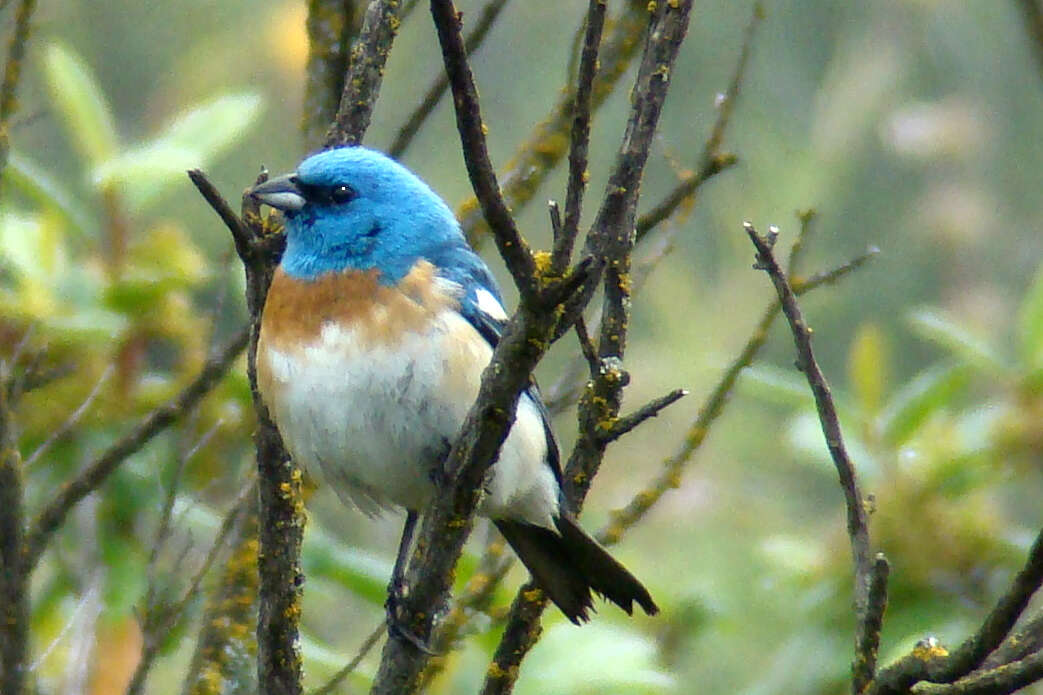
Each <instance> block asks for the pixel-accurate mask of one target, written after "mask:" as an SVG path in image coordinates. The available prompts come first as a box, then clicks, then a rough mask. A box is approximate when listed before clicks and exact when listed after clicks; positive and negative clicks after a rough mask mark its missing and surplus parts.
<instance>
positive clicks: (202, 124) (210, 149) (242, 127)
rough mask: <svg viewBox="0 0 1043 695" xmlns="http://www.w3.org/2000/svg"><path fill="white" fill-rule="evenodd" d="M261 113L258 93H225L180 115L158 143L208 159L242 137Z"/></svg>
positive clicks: (160, 137)
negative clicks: (189, 150)
mask: <svg viewBox="0 0 1043 695" xmlns="http://www.w3.org/2000/svg"><path fill="white" fill-rule="evenodd" d="M260 113H261V97H260V96H258V95H257V94H250V93H244V94H225V95H222V96H219V97H216V98H214V99H211V100H210V101H207V102H204V103H202V104H198V105H196V106H194V107H192V108H190V109H188V110H187V111H184V112H182V113H180V114H179V115H178V116H177V117H176V118H175V119H174V120H173V121H172V122H171V123H170V124H169V125H168V126H167V128H166V130H165V131H164V132H163V133H160V135H159V137H158V138H157V140H158V141H159V142H163V143H166V144H168V145H171V146H174V147H183V148H186V149H188V148H191V149H194V150H196V151H198V152H202V153H204V154H205V156H206V157H207V158H208V159H210V158H213V157H215V156H216V155H218V154H220V153H221V152H223V151H224V150H225V149H226V148H227V147H228V146H229V145H231V144H232V143H234V142H235V141H236V140H238V139H239V138H241V137H242V136H243V134H244V133H245V132H246V130H247V129H248V128H249V127H250V125H251V124H252V123H253V122H254V121H255V120H256V119H257V116H259V115H260ZM203 163H204V162H197V163H196V165H197V166H198V165H201V164H203Z"/></svg>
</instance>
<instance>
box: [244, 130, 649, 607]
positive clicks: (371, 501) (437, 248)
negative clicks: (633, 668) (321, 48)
mask: <svg viewBox="0 0 1043 695" xmlns="http://www.w3.org/2000/svg"><path fill="white" fill-rule="evenodd" d="M250 193H251V195H253V197H254V198H256V199H258V200H259V201H261V202H263V203H265V204H267V205H270V206H271V207H274V208H277V209H279V210H281V211H282V213H283V215H284V217H285V221H286V252H285V253H284V255H283V257H282V260H281V262H280V264H279V267H278V269H277V270H276V271H275V275H274V277H273V279H272V284H271V288H270V290H269V292H268V298H267V300H266V303H265V306H264V313H263V316H262V319H261V330H260V340H259V342H258V346H257V380H258V387H259V389H260V391H261V394H262V396H263V398H264V402H265V404H266V405H267V406H268V408H269V410H270V411H271V414H272V416H273V418H274V420H275V423H276V425H277V426H278V428H279V432H280V433H281V434H282V437H283V441H284V442H285V444H286V447H287V449H288V450H289V452H290V454H291V456H292V457H293V459H294V460H295V461H296V462H297V463H298V464H299V465H301V466H302V467H304V468H305V469H306V470H308V471H309V472H316V471H321V473H322V476H323V477H324V478H325V480H326V481H327V483H328V484H330V485H332V486H333V488H334V489H335V490H336V492H337V494H338V495H339V496H340V497H341V498H342V499H343V500H344V501H345V502H347V503H350V504H353V505H355V506H357V507H358V508H359V509H361V510H362V511H363V512H366V513H367V514H374V513H376V512H378V511H379V510H381V509H383V508H386V507H391V506H396V505H397V506H400V507H404V508H405V509H406V510H407V528H406V531H405V533H404V534H403V542H402V546H401V547H400V549H399V556H398V558H399V559H398V562H396V569H395V575H394V577H393V579H392V591H391V597H392V598H391V600H392V601H393V600H394V593H395V587H396V584H395V582H396V581H401V576H400V575H401V569H402V560H403V558H404V557H405V553H406V550H407V549H408V545H409V538H410V535H411V533H412V528H413V525H414V524H415V522H416V515H417V513H418V512H420V511H421V510H423V509H424V508H425V507H427V506H428V505H429V504H430V503H431V501H432V499H433V497H434V495H436V494H437V490H438V488H437V485H438V481H439V479H440V476H442V475H443V471H442V468H441V466H442V464H443V462H444V461H445V458H446V456H447V454H448V453H449V449H450V445H451V442H452V440H453V437H454V436H455V435H456V434H457V432H458V431H459V429H460V427H461V425H462V423H463V420H464V418H465V416H466V414H467V411H468V409H469V408H470V407H471V405H472V403H473V402H474V400H475V398H476V397H477V394H478V388H479V383H480V380H481V375H482V371H483V369H484V368H485V367H486V365H488V363H489V360H490V358H491V356H492V351H493V347H494V346H495V345H496V343H497V340H498V338H499V335H500V330H501V328H502V327H503V325H504V322H505V321H506V319H507V314H506V312H505V311H504V309H503V305H502V301H501V299H500V292H499V289H498V288H497V285H496V282H495V281H494V279H493V277H492V275H491V274H490V272H489V269H488V268H487V267H486V265H485V263H483V262H482V260H481V259H480V258H479V257H478V256H477V255H476V254H475V253H474V251H473V250H472V249H471V248H470V247H469V246H468V244H467V242H466V241H465V240H464V237H463V234H462V233H461V231H460V226H459V224H458V223H457V221H456V219H455V218H454V216H453V214H452V212H451V211H450V210H449V208H448V207H447V206H446V204H445V203H444V202H443V201H442V199H441V198H439V197H438V195H436V194H435V193H434V192H433V191H432V190H431V189H430V188H429V187H428V186H427V185H426V184H425V183H424V182H423V181H421V180H420V179H419V178H417V176H415V175H414V174H413V173H412V172H410V171H409V170H408V169H406V168H405V167H403V166H401V165H400V164H398V163H397V162H395V161H393V160H391V159H389V158H388V157H386V156H385V155H383V154H380V153H379V152H375V151H373V150H369V149H365V148H362V147H345V148H338V149H332V150H327V151H324V152H321V153H319V154H316V155H313V156H311V157H308V158H307V159H305V160H304V161H303V162H302V163H301V164H300V166H299V167H298V168H297V171H296V172H295V173H293V174H289V175H286V176H281V177H279V178H275V179H272V180H269V181H267V182H266V183H263V184H260V185H258V186H256V187H254V188H253V189H252V190H251V191H250ZM516 415H517V417H516V420H515V423H514V425H513V427H512V428H511V431H510V433H509V434H508V436H507V439H506V441H505V442H504V444H503V448H502V450H501V451H500V455H499V458H498V459H497V461H496V462H495V463H494V464H493V466H492V467H491V468H490V471H489V475H488V477H487V479H486V482H485V490H484V493H485V494H484V497H483V498H482V502H481V505H480V507H479V510H478V512H479V514H481V515H483V516H486V517H489V518H491V519H492V520H493V522H494V523H495V524H496V526H497V528H499V530H500V531H501V533H503V535H504V537H505V538H506V539H507V541H508V542H509V543H510V544H511V546H512V547H513V548H514V550H515V552H516V553H517V554H518V556H519V557H520V558H521V560H522V562H523V563H524V564H525V566H526V567H528V569H529V571H530V572H531V573H532V575H533V577H534V578H535V580H536V582H537V584H538V585H539V586H540V587H541V588H542V589H543V590H544V591H545V592H546V593H547V595H548V596H549V597H550V599H551V600H552V601H553V602H554V603H555V604H557V606H558V607H559V608H560V609H561V610H562V612H564V614H565V615H566V616H567V617H568V618H569V620H571V621H573V622H575V623H578V622H580V621H581V620H586V619H587V612H588V609H590V608H591V607H592V601H591V590H593V591H595V592H597V593H599V594H602V595H603V596H605V597H606V598H608V599H609V600H611V601H612V602H613V603H615V604H617V605H618V606H620V607H621V608H622V609H623V610H625V611H626V612H627V613H630V612H631V610H632V603H633V602H634V601H636V602H637V603H638V604H639V605H640V606H641V607H642V608H643V609H644V610H645V612H646V613H649V614H653V613H656V612H657V610H658V608H657V606H656V604H655V602H654V601H653V600H652V598H651V596H650V595H649V593H648V591H647V590H646V589H645V587H644V586H642V585H641V583H640V582H639V581H638V580H637V579H635V578H634V576H633V575H632V574H630V572H628V571H627V570H626V569H625V568H624V567H623V566H622V565H621V564H620V563H619V562H617V561H616V560H615V559H614V558H612V557H611V556H610V555H609V554H608V553H607V552H606V551H605V550H604V549H603V548H602V547H601V546H600V545H598V544H597V542H595V541H594V540H593V539H591V538H590V536H588V535H587V534H586V533H585V532H584V531H583V530H582V529H580V527H579V526H578V524H577V523H576V520H575V517H574V516H573V514H572V512H571V510H570V509H569V508H568V505H567V503H566V502H565V500H564V496H563V494H562V486H561V466H560V461H559V454H558V447H557V444H556V442H555V440H554V435H553V433H552V432H551V429H550V424H549V421H548V416H547V411H546V409H545V407H544V405H543V403H542V401H541V400H540V395H539V392H538V391H537V389H536V386H535V384H533V385H532V386H530V387H529V388H528V389H527V390H526V391H525V392H523V393H522V394H521V397H520V399H519V401H518V408H517V413H516ZM390 610H392V609H390V608H389V611H390ZM392 619H394V616H393V615H392Z"/></svg>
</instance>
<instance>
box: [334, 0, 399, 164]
mask: <svg viewBox="0 0 1043 695" xmlns="http://www.w3.org/2000/svg"><path fill="white" fill-rule="evenodd" d="M400 11H401V3H400V2H399V0H373V2H371V3H370V4H369V7H368V8H367V9H366V17H365V19H364V20H363V22H362V30H361V31H360V32H359V37H358V39H357V40H356V41H355V45H354V46H352V48H351V67H350V68H349V70H348V74H347V76H346V77H345V78H344V93H343V94H342V95H341V97H340V106H339V107H337V116H336V118H335V119H334V121H333V124H332V125H331V126H330V129H329V131H327V133H326V147H328V148H329V147H339V146H342V145H357V144H359V143H360V142H362V136H363V135H364V134H365V132H366V129H367V128H369V119H370V117H371V116H372V114H373V105H374V104H375V103H376V96H377V94H379V93H380V84H381V82H382V81H383V79H384V64H385V63H386V62H387V58H388V54H389V53H391V44H392V42H393V41H394V40H395V34H397V33H398V26H399V22H400V21H401V20H400V18H399V12H400Z"/></svg>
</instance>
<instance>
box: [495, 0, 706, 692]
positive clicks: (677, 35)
mask: <svg viewBox="0 0 1043 695" xmlns="http://www.w3.org/2000/svg"><path fill="white" fill-rule="evenodd" d="M691 9H692V2H691V0H682V1H681V2H677V3H660V4H658V5H656V9H655V13H654V14H653V15H652V17H651V21H650V26H649V30H648V32H647V40H646V43H645V46H644V49H643V53H642V57H641V66H640V68H639V69H638V74H637V78H636V81H635V86H634V89H633V91H632V93H631V94H632V96H631V104H632V106H631V112H630V117H629V118H628V120H627V127H626V131H625V133H624V135H623V142H622V144H621V146H620V149H619V153H618V155H617V157H616V163H615V166H614V167H613V171H612V174H611V175H610V177H609V181H608V184H607V186H606V190H605V195H604V198H603V200H602V204H601V208H600V209H599V211H598V215H597V217H596V219H595V221H594V225H593V228H592V230H591V233H590V234H589V235H588V237H587V243H586V248H585V255H589V256H592V257H594V258H597V259H598V260H599V261H600V263H601V267H602V269H603V277H604V283H603V286H604V299H603V302H602V320H601V333H600V339H599V341H598V346H597V349H598V369H597V374H596V375H593V378H592V383H591V386H590V387H589V389H588V394H587V395H588V396H589V397H586V398H584V399H583V400H582V401H581V405H580V412H579V421H580V436H579V440H578V441H577V443H576V446H575V448H574V449H573V451H572V455H571V456H570V457H569V462H568V464H567V466H566V467H565V476H564V483H565V485H564V486H565V494H566V497H567V498H568V499H569V501H570V502H572V504H573V506H574V507H575V508H576V509H577V510H578V509H579V508H580V507H581V506H582V503H583V499H584V498H585V497H586V493H587V491H588V490H589V489H590V484H591V482H592V480H593V478H594V476H595V475H596V474H597V471H598V468H599V467H600V465H601V461H602V459H603V457H604V452H605V447H606V443H605V442H603V441H601V440H600V439H599V438H598V436H597V434H596V433H597V427H598V423H599V422H605V421H615V419H616V418H617V416H618V414H619V408H620V403H621V400H622V389H623V386H624V385H625V384H626V380H627V378H626V373H625V371H623V369H622V359H623V354H624V351H625V348H626V337H627V325H628V321H629V308H630V302H629V298H630V281H629V270H630V258H631V252H632V250H633V245H634V241H635V235H634V233H633V229H634V219H635V217H636V214H637V213H636V210H637V204H638V199H639V193H640V183H641V179H642V176H643V174H644V167H645V163H646V162H647V160H648V152H649V150H650V147H651V141H652V137H653V136H654V134H655V131H656V127H657V126H658V123H659V115H660V113H661V112H662V107H663V103H664V101H665V99H666V94H667V91H668V88H669V84H670V79H669V77H670V76H671V75H672V74H673V68H674V62H675V60H676V58H677V53H678V51H679V49H680V46H681V43H682V42H683V41H684V38H685V36H686V34H687V31H688V19H689V15H690V12H691ZM600 279H601V278H600V277H598V274H597V273H592V275H591V281H590V282H588V283H587V285H586V286H585V287H584V291H582V292H579V293H577V296H576V299H575V303H574V304H573V305H572V306H571V307H570V308H571V309H572V314H571V315H570V316H569V317H567V318H566V319H564V321H563V323H564V326H566V327H567V326H569V325H572V324H573V323H575V322H576V321H577V320H578V319H579V317H580V314H581V312H582V306H583V305H585V303H586V300H587V299H589V297H590V296H591V295H592V293H593V290H594V286H595V285H596V284H597V281H598V280H600ZM563 323H562V322H559V324H558V327H557V331H558V332H559V333H560V331H561V330H562V326H563ZM533 588H534V587H533V585H532V584H527V585H525V586H523V587H522V588H521V589H520V590H519V592H518V594H517V596H516V597H515V600H514V603H513V605H512V607H511V614H510V618H509V620H508V623H507V628H506V630H505V632H504V635H503V638H502V639H501V641H500V644H499V646H498V647H497V649H496V653H495V654H494V655H493V660H492V662H491V663H490V665H489V668H488V670H487V671H486V680H485V685H484V686H483V690H482V692H483V693H484V694H486V695H491V694H492V693H506V692H509V691H510V690H511V689H512V688H513V685H514V681H515V679H516V678H517V674H518V670H519V665H520V664H521V661H522V659H524V658H525V655H526V654H527V653H528V652H529V649H531V648H532V645H533V644H535V640H536V638H537V636H538V634H539V631H540V627H539V620H540V616H541V615H542V613H543V609H544V607H545V606H546V598H545V597H544V596H543V592H541V591H533Z"/></svg>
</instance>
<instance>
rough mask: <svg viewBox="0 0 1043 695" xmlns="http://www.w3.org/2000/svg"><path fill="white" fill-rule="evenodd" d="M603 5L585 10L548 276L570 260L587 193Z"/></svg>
mask: <svg viewBox="0 0 1043 695" xmlns="http://www.w3.org/2000/svg"><path fill="white" fill-rule="evenodd" d="M605 10H606V5H605V3H604V2H599V0H591V1H590V4H589V5H588V7H587V22H586V24H587V29H586V32H585V33H584V37H583V51H582V53H581V57H580V61H579V74H578V75H577V76H576V103H575V106H574V107H573V114H572V135H571V137H570V138H569V183H568V189H567V190H566V192H565V222H564V225H563V226H562V228H561V229H560V230H555V231H556V232H558V233H557V234H556V235H555V239H554V254H553V255H552V256H551V272H552V273H553V274H555V275H560V274H561V273H563V272H564V271H565V268H566V266H567V265H568V263H569V259H570V258H571V256H572V247H573V244H574V243H575V240H576V235H577V234H578V233H579V220H580V213H581V212H582V205H583V193H584V191H586V189H587V177H588V172H587V147H588V145H589V144H590V99H591V93H592V92H593V90H594V76H595V75H596V74H597V69H598V49H599V48H600V46H601V32H602V30H603V29H604V27H605Z"/></svg>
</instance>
